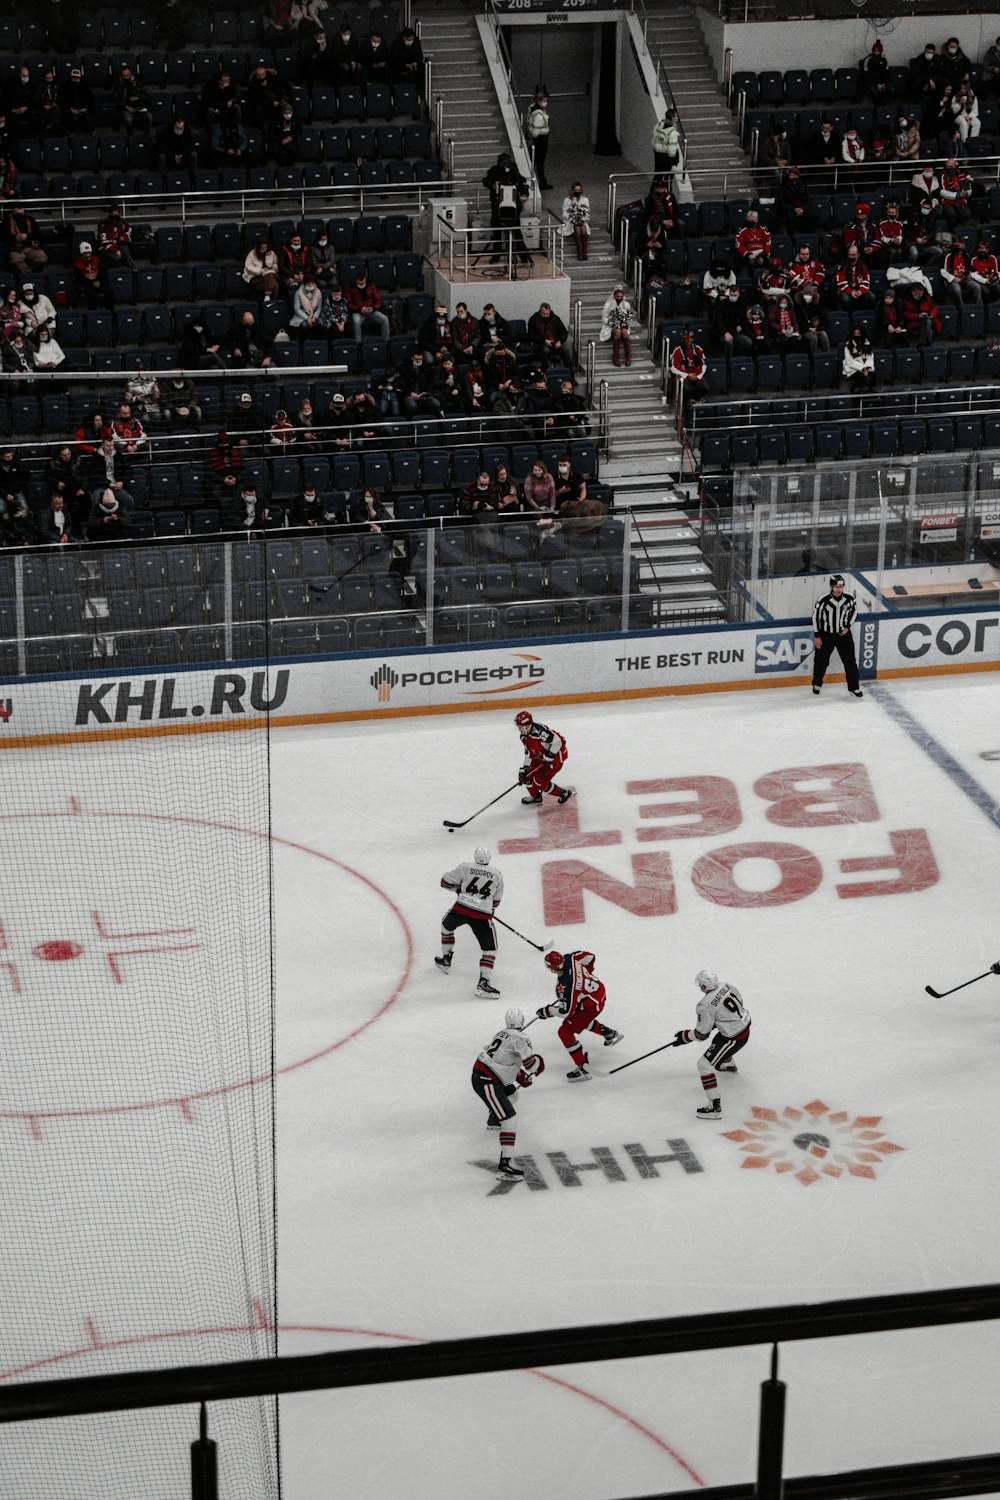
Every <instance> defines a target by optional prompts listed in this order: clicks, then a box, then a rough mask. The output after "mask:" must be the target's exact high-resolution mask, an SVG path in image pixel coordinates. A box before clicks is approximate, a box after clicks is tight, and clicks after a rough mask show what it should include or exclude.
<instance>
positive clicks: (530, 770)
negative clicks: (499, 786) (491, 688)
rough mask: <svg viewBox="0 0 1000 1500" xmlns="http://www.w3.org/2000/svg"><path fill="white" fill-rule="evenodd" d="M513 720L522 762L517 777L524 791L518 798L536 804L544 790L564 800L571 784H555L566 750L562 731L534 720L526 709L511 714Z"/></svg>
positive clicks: (569, 795)
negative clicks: (520, 748)
mask: <svg viewBox="0 0 1000 1500" xmlns="http://www.w3.org/2000/svg"><path fill="white" fill-rule="evenodd" d="M514 723H515V724H516V725H517V732H518V734H519V735H520V736H521V743H522V745H523V746H524V763H523V765H522V766H521V769H520V771H519V772H518V776H517V779H518V781H519V782H520V783H521V785H522V786H523V787H524V791H525V795H524V796H523V797H522V798H521V801H522V802H523V804H524V805H525V807H538V806H540V804H541V802H542V796H543V793H545V792H547V793H548V795H549V796H550V797H555V798H556V800H557V801H558V802H568V801H569V799H570V798H571V797H572V795H573V790H572V788H571V787H568V786H566V787H560V786H557V785H556V776H557V774H558V773H559V772H560V771H561V770H562V768H563V766H564V765H565V764H566V757H567V755H568V754H569V749H568V747H567V745H566V741H565V740H564V739H563V737H562V735H561V734H557V733H556V731H555V730H554V729H550V728H549V726H548V725H547V724H537V723H536V722H535V720H534V719H533V718H532V717H531V714H529V713H528V711H527V709H522V710H521V712H520V713H519V714H515V715H514Z"/></svg>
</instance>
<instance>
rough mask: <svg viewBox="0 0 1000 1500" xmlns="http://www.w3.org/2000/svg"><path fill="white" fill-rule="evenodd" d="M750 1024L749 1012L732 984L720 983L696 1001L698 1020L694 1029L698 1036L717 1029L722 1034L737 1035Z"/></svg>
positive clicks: (700, 1036) (703, 1035) (701, 1036)
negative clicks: (715, 988) (716, 987)
mask: <svg viewBox="0 0 1000 1500" xmlns="http://www.w3.org/2000/svg"><path fill="white" fill-rule="evenodd" d="M749 1025H750V1012H749V1011H748V1010H747V1008H746V1006H745V1005H744V1004H743V996H742V995H741V994H740V992H739V990H738V989H737V988H736V986H735V985H733V984H720V985H719V988H718V989H717V990H711V991H710V992H709V994H707V995H703V996H702V998H701V999H700V1000H699V1001H698V1020H697V1022H696V1024H695V1031H696V1032H697V1033H698V1036H699V1038H704V1037H706V1036H709V1035H710V1034H711V1033H712V1031H718V1032H720V1033H721V1034H722V1035H723V1036H739V1034H740V1032H741V1031H745V1030H746V1029H747V1027H748V1026H749Z"/></svg>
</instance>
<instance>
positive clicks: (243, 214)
mask: <svg viewBox="0 0 1000 1500" xmlns="http://www.w3.org/2000/svg"><path fill="white" fill-rule="evenodd" d="M463 187H464V184H463V183H456V182H446V181H445V180H444V179H443V178H439V179H436V180H435V181H433V182H405V183H383V184H380V185H378V186H375V187H366V186H364V185H362V184H358V185H355V186H350V187H329V186H327V187H296V188H230V189H228V190H222V189H220V190H219V191H217V192H216V191H211V192H195V191H193V190H192V191H190V192H183V193H160V194H158V195H157V197H156V199H155V201H153V200H151V199H150V198H149V197H148V195H143V194H141V193H118V194H116V196H115V202H116V203H120V204H121V205H122V206H123V209H124V210H125V217H126V218H128V219H131V220H134V221H136V222H143V221H158V222H165V223H170V222H172V221H174V220H179V221H180V222H181V223H182V224H184V223H186V222H187V221H188V220H189V219H193V218H194V217H196V216H199V217H202V218H204V217H210V218H213V219H220V218H226V219H235V218H253V217H256V215H257V213H258V212H259V209H260V207H262V206H264V207H266V210H267V213H268V217H273V216H276V214H273V213H272V210H279V211H280V210H281V209H283V208H285V209H287V208H292V207H294V208H297V209H298V211H299V213H300V215H302V216H305V215H306V214H307V213H308V212H309V211H310V209H312V206H313V205H314V204H315V210H314V211H315V213H316V216H317V217H319V218H328V217H329V215H330V213H331V212H334V213H335V212H336V211H337V208H338V207H339V206H340V205H344V206H345V207H346V206H347V205H348V204H350V205H351V206H352V207H353V206H356V205H360V207H361V210H362V212H363V211H364V207H365V203H366V201H368V202H371V201H372V200H376V199H378V200H382V199H388V200H389V206H390V207H398V208H400V209H404V208H405V206H406V205H407V204H408V203H411V202H412V204H413V205H414V211H416V212H419V210H420V209H421V208H422V207H423V204H424V202H425V200H427V199H428V198H441V197H449V196H451V195H452V194H453V193H455V192H456V191H459V190H461V189H462V188H463ZM8 202H9V204H10V205H14V204H17V203H20V204H22V205H23V206H24V207H25V208H27V209H28V211H29V213H30V214H31V215H32V217H33V218H42V217H43V216H44V217H45V218H46V221H47V222H51V220H52V219H60V220H63V221H66V220H72V219H74V218H78V217H79V216H80V215H81V214H86V215H88V216H89V215H91V214H93V212H94V205H95V204H99V203H101V202H105V203H106V202H107V195H106V194H105V195H104V196H103V197H97V198H80V197H72V198H24V199H17V198H12V199H9V200H8Z"/></svg>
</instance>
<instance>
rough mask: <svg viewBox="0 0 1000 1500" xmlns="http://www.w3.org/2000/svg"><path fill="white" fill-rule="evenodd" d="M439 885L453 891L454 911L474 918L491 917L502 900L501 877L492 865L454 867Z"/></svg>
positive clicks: (442, 878) (443, 876)
mask: <svg viewBox="0 0 1000 1500" xmlns="http://www.w3.org/2000/svg"><path fill="white" fill-rule="evenodd" d="M441 884H442V885H443V886H444V887H445V889H446V890H449V891H455V892H456V893H457V894H456V897H455V909H456V910H457V911H465V912H468V913H470V915H472V916H474V917H492V915H493V913H494V912H495V911H496V909H497V907H498V906H499V905H500V902H501V901H502V899H503V876H502V875H501V874H500V871H499V870H495V869H494V868H493V866H492V865H470V864H463V865H456V866H455V868H454V870H449V871H448V872H447V874H445V875H442V877H441Z"/></svg>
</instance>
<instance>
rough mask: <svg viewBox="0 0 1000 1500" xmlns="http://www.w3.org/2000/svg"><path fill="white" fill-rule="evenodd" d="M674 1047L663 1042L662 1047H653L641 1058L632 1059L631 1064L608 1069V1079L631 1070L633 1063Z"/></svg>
mask: <svg viewBox="0 0 1000 1500" xmlns="http://www.w3.org/2000/svg"><path fill="white" fill-rule="evenodd" d="M676 1046H677V1043H676V1042H664V1043H663V1046H662V1047H654V1048H653V1050H652V1052H643V1053H642V1054H641V1056H639V1057H633V1059H632V1062H627V1063H620V1064H619V1066H618V1067H617V1068H609V1069H608V1077H609V1078H610V1077H611V1074H612V1073H623V1072H624V1071H625V1069H626V1068H631V1067H632V1065H633V1063H637V1062H642V1060H643V1058H646V1057H655V1056H656V1054H657V1053H658V1052H665V1051H666V1050H667V1048H668V1047H676Z"/></svg>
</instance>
